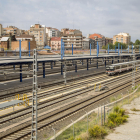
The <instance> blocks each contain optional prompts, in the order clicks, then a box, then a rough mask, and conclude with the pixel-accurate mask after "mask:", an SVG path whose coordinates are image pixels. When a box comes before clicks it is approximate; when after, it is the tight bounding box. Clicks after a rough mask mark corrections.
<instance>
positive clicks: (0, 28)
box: [0, 24, 3, 36]
mask: <svg viewBox="0 0 140 140" xmlns="http://www.w3.org/2000/svg"><path fill="white" fill-rule="evenodd" d="M2 34H3V28H2V24H0V36H2Z"/></svg>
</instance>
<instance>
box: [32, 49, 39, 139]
mask: <svg viewBox="0 0 140 140" xmlns="http://www.w3.org/2000/svg"><path fill="white" fill-rule="evenodd" d="M37 92H38V85H37V51H36V49H34V50H33V97H32V130H31V140H37Z"/></svg>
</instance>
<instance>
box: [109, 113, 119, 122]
mask: <svg viewBox="0 0 140 140" xmlns="http://www.w3.org/2000/svg"><path fill="white" fill-rule="evenodd" d="M117 116H118V114H117V113H116V112H115V113H110V114H109V115H108V121H112V122H115V119H116V118H117Z"/></svg>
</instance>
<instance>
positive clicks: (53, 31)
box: [46, 27, 60, 38]
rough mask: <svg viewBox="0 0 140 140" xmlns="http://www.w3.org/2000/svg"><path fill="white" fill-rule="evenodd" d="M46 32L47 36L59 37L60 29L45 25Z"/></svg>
mask: <svg viewBox="0 0 140 140" xmlns="http://www.w3.org/2000/svg"><path fill="white" fill-rule="evenodd" d="M46 34H48V37H49V38H52V37H60V31H59V30H58V29H56V28H52V27H46Z"/></svg>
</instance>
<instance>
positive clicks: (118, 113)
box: [106, 106, 128, 128]
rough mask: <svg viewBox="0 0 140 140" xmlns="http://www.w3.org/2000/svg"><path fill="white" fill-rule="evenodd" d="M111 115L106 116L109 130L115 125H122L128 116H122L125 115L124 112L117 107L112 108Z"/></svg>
mask: <svg viewBox="0 0 140 140" xmlns="http://www.w3.org/2000/svg"><path fill="white" fill-rule="evenodd" d="M113 111H114V112H113V113H110V114H109V115H108V122H107V124H106V125H107V126H108V127H109V128H114V127H115V126H116V125H120V124H123V123H124V122H126V121H127V118H128V115H124V114H125V110H124V109H121V108H119V107H117V106H116V107H114V109H113Z"/></svg>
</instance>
